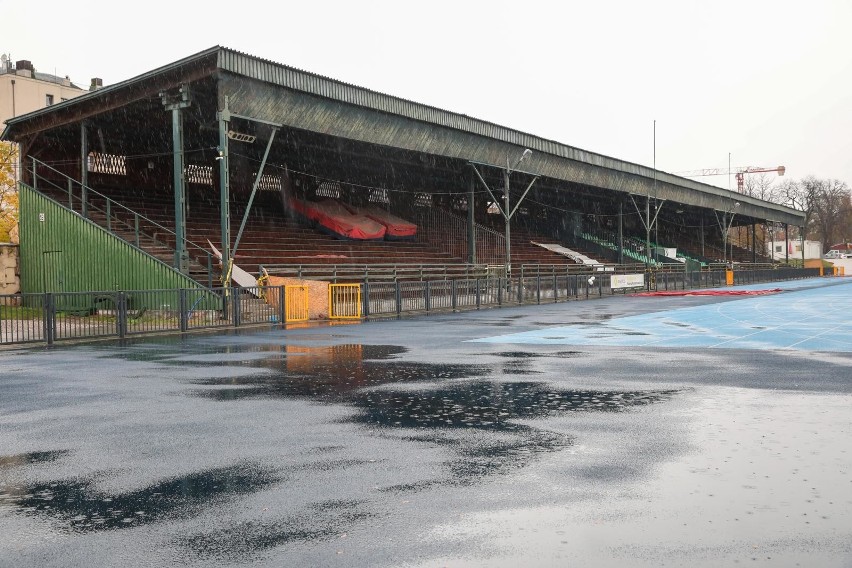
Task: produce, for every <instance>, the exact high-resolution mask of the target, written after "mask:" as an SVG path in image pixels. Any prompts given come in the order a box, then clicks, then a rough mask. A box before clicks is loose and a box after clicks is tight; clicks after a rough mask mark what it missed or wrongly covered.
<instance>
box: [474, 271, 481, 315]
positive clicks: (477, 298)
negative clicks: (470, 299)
mask: <svg viewBox="0 0 852 568" xmlns="http://www.w3.org/2000/svg"><path fill="white" fill-rule="evenodd" d="M474 282H475V283H476V309H477V310H478V309H479V302H480V298H479V278H477V279H476V280H474Z"/></svg>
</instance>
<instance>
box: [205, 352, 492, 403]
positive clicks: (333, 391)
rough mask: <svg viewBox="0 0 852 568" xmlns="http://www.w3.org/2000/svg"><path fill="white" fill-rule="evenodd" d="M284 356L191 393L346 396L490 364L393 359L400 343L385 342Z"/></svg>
mask: <svg viewBox="0 0 852 568" xmlns="http://www.w3.org/2000/svg"><path fill="white" fill-rule="evenodd" d="M283 349H284V351H283V352H284V353H285V355H286V356H285V357H284V359H283V362H282V361H265V362H263V363H258V364H256V365H255V366H261V365H262V366H265V367H272V368H273V370H274V371H275V372H273V373H264V374H262V375H260V374H259V375H249V376H242V377H235V378H230V377H228V378H212V379H203V380H199V381H194V383H193V384H197V385H204V386H209V387H227V388H218V389H217V388H211V389H205V390H198V391H195V392H194V393H193V394H196V395H199V396H204V397H208V398H212V399H214V400H221V401H225V400H239V399H245V398H252V397H283V398H311V399H318V400H324V401H330V402H335V401H346V400H348V394H349V393H351V392H352V391H355V390H358V389H363V388H367V387H375V386H379V385H384V384H390V383H402V382H423V381H445V380H450V379H462V378H470V377H481V376H483V375H488V374H490V373H491V369H490V367H487V366H484V365H467V364H430V363H412V362H404V361H398V360H394V359H393V357H394V356H395V355H398V354H401V353H404V352H405V349H404V348H401V347H395V346H387V345H335V346H329V347H302V346H286V347H285V348H283Z"/></svg>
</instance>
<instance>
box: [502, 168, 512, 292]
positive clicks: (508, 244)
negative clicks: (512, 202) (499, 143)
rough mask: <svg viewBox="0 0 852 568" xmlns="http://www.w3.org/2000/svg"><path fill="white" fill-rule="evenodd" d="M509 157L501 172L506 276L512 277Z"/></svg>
mask: <svg viewBox="0 0 852 568" xmlns="http://www.w3.org/2000/svg"><path fill="white" fill-rule="evenodd" d="M509 211H510V210H509V159H508V158H507V159H506V170H505V171H504V172H503V217H505V219H506V278H507V279H508V278H511V277H512V241H511V238H512V226H511V225H512V224H511V221H512V218H511V217H510V216H509Z"/></svg>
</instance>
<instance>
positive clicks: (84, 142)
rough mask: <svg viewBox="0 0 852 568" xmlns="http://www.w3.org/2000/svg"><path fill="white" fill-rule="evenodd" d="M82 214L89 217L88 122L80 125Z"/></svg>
mask: <svg viewBox="0 0 852 568" xmlns="http://www.w3.org/2000/svg"><path fill="white" fill-rule="evenodd" d="M80 186H81V187H80V214H81V215H83V217H85V218H88V217H89V206H88V201H89V199H88V197H89V137H88V133H87V131H86V121H83V122H81V123H80Z"/></svg>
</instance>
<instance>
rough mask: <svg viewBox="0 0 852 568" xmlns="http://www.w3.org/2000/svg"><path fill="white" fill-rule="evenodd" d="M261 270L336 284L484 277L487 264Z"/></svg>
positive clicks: (264, 267) (275, 267) (284, 266)
mask: <svg viewBox="0 0 852 568" xmlns="http://www.w3.org/2000/svg"><path fill="white" fill-rule="evenodd" d="M260 273H261V274H264V273H266V274H270V275H273V276H284V277H289V278H310V279H313V280H327V281H329V282H331V283H332V284H337V283H338V282H353V281H358V282H360V281H365V282H369V281H382V280H411V279H417V280H436V279H441V278H477V277H484V276H486V275H487V273H488V267H487V266H486V265H484V264H261V265H260Z"/></svg>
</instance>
